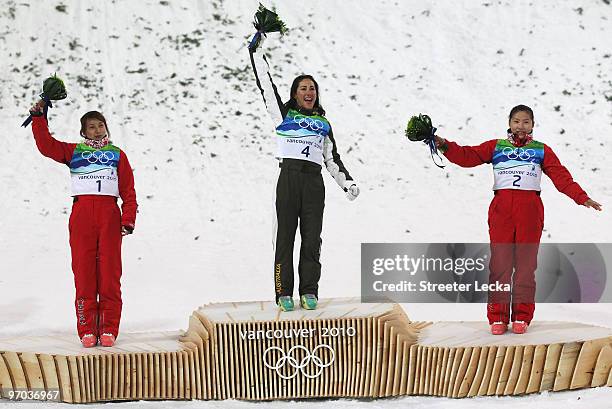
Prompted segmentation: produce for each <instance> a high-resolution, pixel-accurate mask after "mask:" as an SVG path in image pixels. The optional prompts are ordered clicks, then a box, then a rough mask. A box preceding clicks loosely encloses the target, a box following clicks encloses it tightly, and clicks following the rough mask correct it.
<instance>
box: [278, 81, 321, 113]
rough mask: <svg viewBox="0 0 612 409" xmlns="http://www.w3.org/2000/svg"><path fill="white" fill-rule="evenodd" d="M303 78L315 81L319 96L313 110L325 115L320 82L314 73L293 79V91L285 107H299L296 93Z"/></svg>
mask: <svg viewBox="0 0 612 409" xmlns="http://www.w3.org/2000/svg"><path fill="white" fill-rule="evenodd" d="M302 80H311V81H312V82H313V83H314V86H315V90H316V91H317V98H316V99H315V103H314V106H313V111H314V112H315V113H317V114H319V115H325V110H324V109H323V107H322V106H321V104H320V103H319V84H318V83H317V81H316V80H315V79H314V77H313V76H312V75H308V74H303V75H298V76H297V77H295V79H294V80H293V83H292V84H291V91H290V93H289V101H287V102H285V108H287V109H299V106H298V103H297V101H296V100H295V94H296V92H297V89H298V87H299V86H300V82H302Z"/></svg>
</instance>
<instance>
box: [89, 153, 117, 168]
mask: <svg viewBox="0 0 612 409" xmlns="http://www.w3.org/2000/svg"><path fill="white" fill-rule="evenodd" d="M81 158H83V159H85V160H86V161H87V162H89V163H91V164H92V165H93V164H94V163H100V164H101V165H106V164H107V163H109V162H110V161H111V160H113V159H114V158H115V156H114V155H113V153H112V152H108V151H107V152H103V151H95V152H91V151H85V152H81Z"/></svg>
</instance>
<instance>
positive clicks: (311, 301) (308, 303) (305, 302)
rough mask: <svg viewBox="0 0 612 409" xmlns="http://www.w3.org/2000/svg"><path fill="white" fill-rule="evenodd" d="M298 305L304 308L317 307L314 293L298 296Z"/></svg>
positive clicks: (313, 308) (311, 308)
mask: <svg viewBox="0 0 612 409" xmlns="http://www.w3.org/2000/svg"><path fill="white" fill-rule="evenodd" d="M300 306H301V307H302V309H304V310H316V309H317V297H316V296H315V295H314V294H304V295H302V296H301V297H300Z"/></svg>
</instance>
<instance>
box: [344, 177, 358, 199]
mask: <svg viewBox="0 0 612 409" xmlns="http://www.w3.org/2000/svg"><path fill="white" fill-rule="evenodd" d="M344 191H345V192H346V197H348V200H350V201H351V202H352V201H353V200H355V199H357V196H359V187H358V186H357V183H355V181H354V180H347V181H346V182H345V183H344Z"/></svg>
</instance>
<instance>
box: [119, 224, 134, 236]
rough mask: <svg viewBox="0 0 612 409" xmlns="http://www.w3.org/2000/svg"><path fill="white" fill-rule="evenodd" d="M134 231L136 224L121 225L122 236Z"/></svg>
mask: <svg viewBox="0 0 612 409" xmlns="http://www.w3.org/2000/svg"><path fill="white" fill-rule="evenodd" d="M132 233H134V226H132V225H129V224H126V225H124V226H121V235H122V236H127V235H128V234H132Z"/></svg>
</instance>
